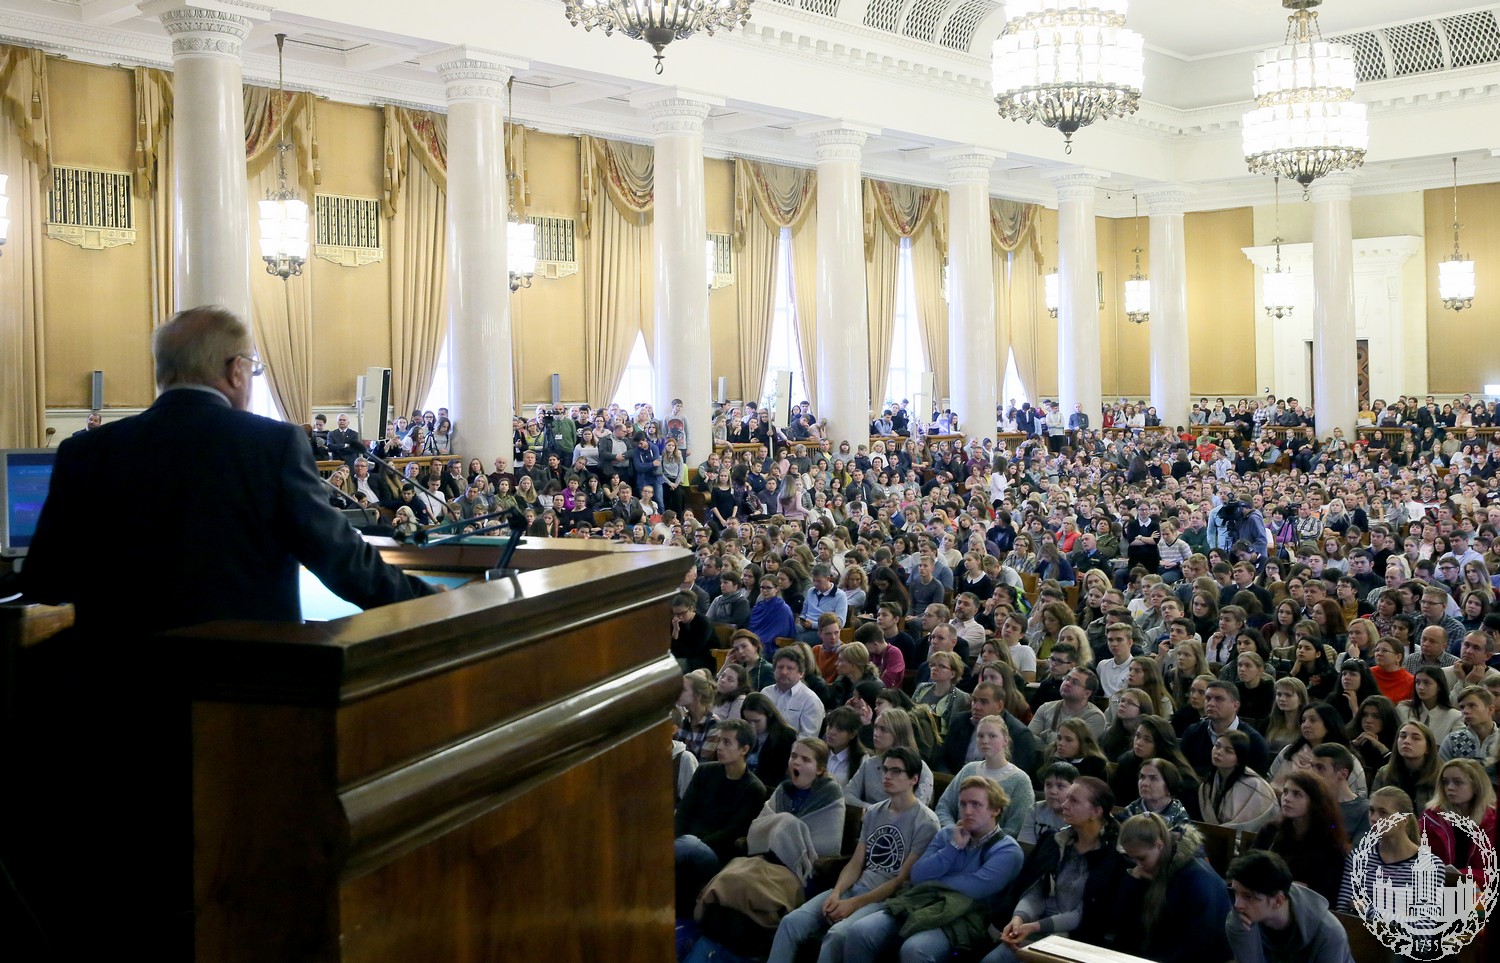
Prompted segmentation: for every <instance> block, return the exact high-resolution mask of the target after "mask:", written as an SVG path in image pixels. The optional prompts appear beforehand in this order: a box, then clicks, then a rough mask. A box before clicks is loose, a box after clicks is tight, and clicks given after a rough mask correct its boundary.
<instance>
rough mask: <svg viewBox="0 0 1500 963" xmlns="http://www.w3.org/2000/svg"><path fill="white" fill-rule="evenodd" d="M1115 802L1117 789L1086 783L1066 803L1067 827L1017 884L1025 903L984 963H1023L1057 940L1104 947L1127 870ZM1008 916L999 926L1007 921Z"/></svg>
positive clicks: (1030, 860) (1086, 779)
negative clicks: (1038, 946)
mask: <svg viewBox="0 0 1500 963" xmlns="http://www.w3.org/2000/svg"><path fill="white" fill-rule="evenodd" d="M1114 802H1115V800H1114V796H1113V795H1112V794H1111V793H1110V791H1109V786H1107V785H1105V783H1104V782H1103V781H1102V780H1099V779H1095V778H1093V777H1092V776H1082V777H1080V778H1079V779H1078V781H1077V782H1075V783H1073V785H1072V786H1071V787H1070V788H1069V789H1068V797H1067V800H1066V801H1065V802H1064V803H1063V810H1062V815H1063V820H1064V821H1065V822H1066V823H1067V825H1066V826H1065V827H1064V828H1063V829H1062V830H1060V831H1059V832H1057V833H1056V834H1055V835H1053V836H1051V837H1048V838H1045V839H1043V840H1041V841H1040V842H1038V843H1037V846H1036V848H1035V849H1033V850H1032V851H1031V854H1030V855H1029V856H1027V857H1026V863H1025V865H1024V866H1023V867H1022V870H1021V875H1020V877H1019V878H1018V880H1017V884H1016V885H1017V887H1018V888H1020V898H1019V900H1018V901H1017V902H1016V903H1015V905H1014V907H1013V908H1012V909H1011V910H1010V911H1009V922H1007V923H1006V924H1005V926H1004V927H1003V928H1001V929H997V928H996V926H994V925H991V927H990V936H991V937H993V938H994V939H996V940H998V941H999V943H1000V945H999V946H997V947H995V949H994V950H993V951H991V952H990V953H989V954H988V955H987V956H985V958H984V961H983V963H1015V961H1017V960H1019V959H1020V956H1019V951H1020V948H1021V947H1022V946H1023V945H1025V944H1028V943H1031V942H1033V941H1035V940H1037V939H1040V938H1041V937H1043V936H1048V935H1050V934H1052V933H1058V934H1066V935H1068V936H1069V937H1071V938H1072V939H1075V940H1079V941H1081V942H1084V943H1094V944H1098V945H1103V944H1104V943H1105V941H1106V938H1107V937H1108V936H1109V934H1111V933H1113V932H1115V929H1116V927H1117V925H1118V922H1119V919H1118V913H1117V902H1116V901H1117V896H1118V894H1119V891H1120V887H1121V886H1122V885H1123V884H1124V882H1125V872H1126V868H1127V867H1126V864H1125V859H1124V857H1123V856H1121V855H1120V852H1119V850H1118V840H1119V832H1120V827H1119V824H1118V823H1116V822H1115V820H1114V817H1113V816H1111V815H1110V810H1112V809H1113V808H1114ZM1005 918H1006V914H1005V913H1001V914H999V915H998V916H997V917H996V920H997V922H998V920H1000V919H1005Z"/></svg>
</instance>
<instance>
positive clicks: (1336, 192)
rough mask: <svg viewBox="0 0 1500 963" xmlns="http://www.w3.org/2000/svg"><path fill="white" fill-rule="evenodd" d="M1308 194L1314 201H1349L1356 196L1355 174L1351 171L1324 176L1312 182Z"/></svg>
mask: <svg viewBox="0 0 1500 963" xmlns="http://www.w3.org/2000/svg"><path fill="white" fill-rule="evenodd" d="M1308 192H1309V193H1310V194H1311V195H1312V199H1313V200H1314V201H1347V200H1349V199H1350V198H1351V197H1353V196H1354V174H1353V172H1351V171H1340V172H1339V173H1337V174H1324V175H1323V176H1322V177H1320V178H1318V179H1317V180H1315V181H1313V182H1312V187H1310V188H1309V189H1308Z"/></svg>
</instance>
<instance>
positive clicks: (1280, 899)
mask: <svg viewBox="0 0 1500 963" xmlns="http://www.w3.org/2000/svg"><path fill="white" fill-rule="evenodd" d="M1227 876H1228V878H1229V890H1230V894H1231V896H1232V897H1233V900H1234V910H1233V912H1231V913H1230V914H1229V915H1228V916H1227V917H1226V918H1225V920H1224V935H1225V936H1226V937H1227V938H1228V940H1229V949H1230V951H1231V953H1232V955H1233V957H1234V959H1235V960H1237V961H1239V963H1262V961H1278V963H1280V961H1286V963H1354V956H1353V954H1351V953H1350V952H1349V937H1348V936H1347V935H1346V934H1345V933H1344V927H1343V924H1341V923H1340V922H1339V921H1338V919H1337V918H1336V917H1335V916H1334V915H1333V913H1332V912H1330V911H1329V908H1328V907H1329V902H1328V900H1327V899H1326V898H1325V897H1323V896H1321V895H1319V894H1318V893H1316V892H1314V891H1313V890H1311V889H1308V888H1307V887H1306V886H1303V885H1302V884H1301V883H1298V882H1295V881H1294V880H1293V878H1292V871H1291V870H1290V869H1288V868H1287V865H1286V861H1285V860H1283V859H1282V858H1281V857H1280V856H1278V855H1276V854H1275V853H1267V852H1261V851H1258V850H1257V851H1252V852H1249V853H1246V854H1245V855H1243V856H1241V857H1239V858H1238V859H1236V860H1235V861H1234V862H1233V863H1230V864H1229V872H1228V874H1227Z"/></svg>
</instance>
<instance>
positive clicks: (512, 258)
mask: <svg viewBox="0 0 1500 963" xmlns="http://www.w3.org/2000/svg"><path fill="white" fill-rule="evenodd" d="M515 82H516V78H515V77H511V78H510V79H509V80H507V81H506V82H505V113H506V118H505V129H506V137H507V138H508V137H509V131H510V129H511V126H512V124H513V121H512V116H513V112H512V109H511V105H512V104H513V103H514V99H515V90H514V87H515ZM519 176H520V175H518V174H517V173H516V172H515V171H513V170H511V169H510V164H509V162H508V152H507V163H506V167H505V190H506V195H507V198H508V200H507V202H506V210H507V215H506V221H505V266H506V268H507V269H509V271H510V289H511V291H512V293H514V292H515V291H518V290H520V289H521V288H529V287H531V279H532V278H533V277H535V276H536V225H535V224H533V223H531V222H530V221H523V220H521V218H520V217H519V216H518V215H517V214H516V179H517V178H518V177H519Z"/></svg>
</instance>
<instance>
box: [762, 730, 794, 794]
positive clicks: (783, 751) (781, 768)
mask: <svg viewBox="0 0 1500 963" xmlns="http://www.w3.org/2000/svg"><path fill="white" fill-rule="evenodd" d="M796 742H797V733H796V731H795V730H793V729H772V730H770V731H769V732H767V733H766V743H765V745H763V746H761V747H760V755H759V756H758V757H757V758H756V760H755V775H756V778H758V779H759V780H760V781H761V782H763V783H765V784H766V785H770V784H771V783H775V784H776V785H778V786H779V785H781V782H782V780H784V779H786V765H787V763H788V762H791V760H792V746H793V745H794V744H795V743H796Z"/></svg>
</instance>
